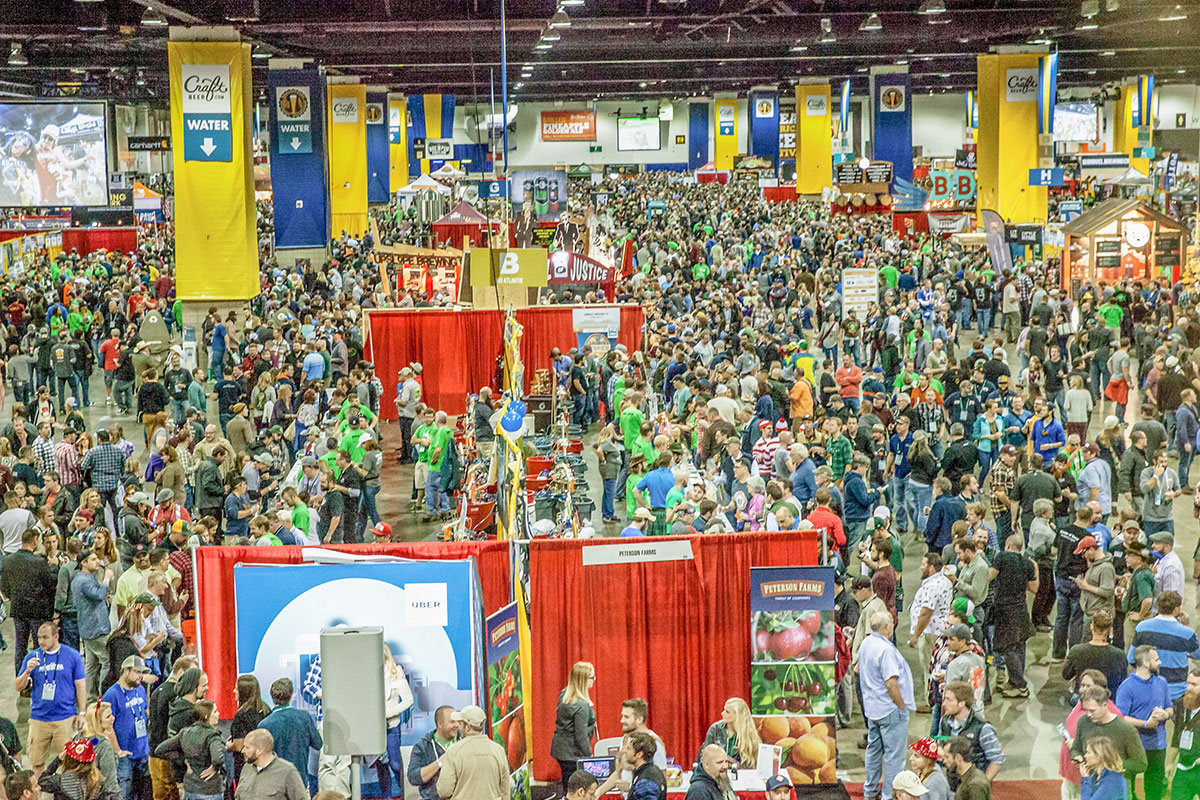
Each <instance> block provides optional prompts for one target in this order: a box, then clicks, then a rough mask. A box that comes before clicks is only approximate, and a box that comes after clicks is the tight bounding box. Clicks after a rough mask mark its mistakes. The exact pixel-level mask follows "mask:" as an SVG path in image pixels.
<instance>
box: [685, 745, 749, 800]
mask: <svg viewBox="0 0 1200 800" xmlns="http://www.w3.org/2000/svg"><path fill="white" fill-rule="evenodd" d="M732 765H733V760H732V759H731V758H730V757H729V756H728V755H726V754H725V750H724V748H722V747H721V746H720V745H719V744H710V745H708V746H707V747H705V748H704V749H703V750H701V751H700V764H699V767H700V768H699V769H698V770H696V771H695V772H693V773H692V780H691V782H690V783H689V784H688V790H687V794H686V795H685V796H684V800H735V798H736V797H737V795H735V794H734V792H733V787H732V786H730V784H729V768H730V767H731V766H732Z"/></svg>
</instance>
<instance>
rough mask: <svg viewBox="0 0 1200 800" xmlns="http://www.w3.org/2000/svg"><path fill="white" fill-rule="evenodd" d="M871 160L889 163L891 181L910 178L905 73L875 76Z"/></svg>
mask: <svg viewBox="0 0 1200 800" xmlns="http://www.w3.org/2000/svg"><path fill="white" fill-rule="evenodd" d="M874 92H875V97H874V103H873V105H874V115H875V160H876V161H890V162H892V176H893V178H894V179H899V180H905V181H911V180H912V177H913V152H912V150H913V143H912V79H911V78H910V77H909V75H908V73H907V72H897V73H881V74H878V75H876V76H875V87H874Z"/></svg>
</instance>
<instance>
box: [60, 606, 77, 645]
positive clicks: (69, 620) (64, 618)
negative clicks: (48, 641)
mask: <svg viewBox="0 0 1200 800" xmlns="http://www.w3.org/2000/svg"><path fill="white" fill-rule="evenodd" d="M58 630H59V640H60V641H61V642H62V643H63V644H65V645H66V646H67V647H69V648H71V649H72V650H78V649H79V617H77V616H76V615H74V614H67V613H60V614H59V615H58Z"/></svg>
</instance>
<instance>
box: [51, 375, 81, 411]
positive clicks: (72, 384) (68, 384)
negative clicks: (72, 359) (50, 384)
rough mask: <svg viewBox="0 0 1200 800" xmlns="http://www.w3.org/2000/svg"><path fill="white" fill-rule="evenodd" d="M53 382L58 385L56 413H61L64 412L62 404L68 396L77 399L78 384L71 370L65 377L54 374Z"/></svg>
mask: <svg viewBox="0 0 1200 800" xmlns="http://www.w3.org/2000/svg"><path fill="white" fill-rule="evenodd" d="M54 383H55V384H56V385H57V386H58V390H57V393H58V413H60V414H62V413H63V412H64V408H63V405H64V404H65V403H66V402H67V398H68V397H74V398H75V399H76V400H78V399H79V384H78V383H76V379H75V373H74V372H73V371H72V372H71V374H70V375H68V376H67V377H65V378H64V377H62V376H61V375H56V376H55V377H54ZM68 389H70V392H68V391H67V390H68Z"/></svg>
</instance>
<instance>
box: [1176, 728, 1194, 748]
mask: <svg viewBox="0 0 1200 800" xmlns="http://www.w3.org/2000/svg"><path fill="white" fill-rule="evenodd" d="M1179 749H1180V750H1191V749H1192V732H1191V731H1182V732H1181V733H1180V734H1179Z"/></svg>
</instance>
